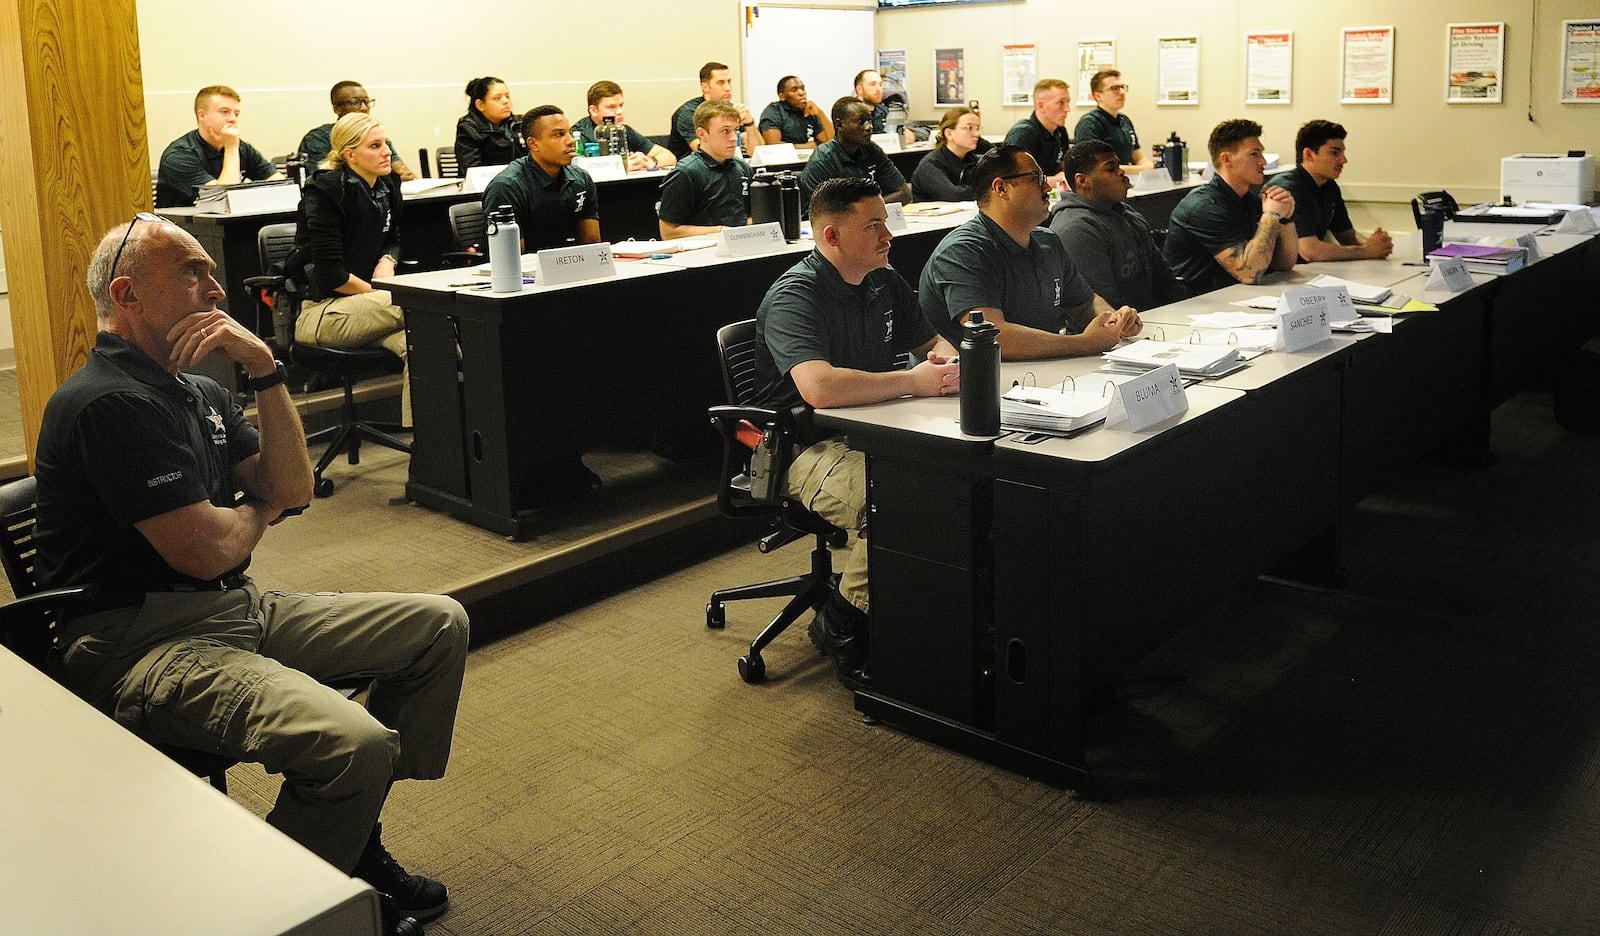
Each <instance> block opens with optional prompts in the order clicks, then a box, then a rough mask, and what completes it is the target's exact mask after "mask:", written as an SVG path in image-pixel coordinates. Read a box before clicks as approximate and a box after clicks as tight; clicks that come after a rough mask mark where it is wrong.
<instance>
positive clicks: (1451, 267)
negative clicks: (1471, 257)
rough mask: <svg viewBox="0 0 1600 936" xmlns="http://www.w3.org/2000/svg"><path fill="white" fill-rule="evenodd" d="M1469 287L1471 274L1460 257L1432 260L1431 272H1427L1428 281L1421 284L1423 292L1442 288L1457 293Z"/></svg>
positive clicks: (1470, 286)
mask: <svg viewBox="0 0 1600 936" xmlns="http://www.w3.org/2000/svg"><path fill="white" fill-rule="evenodd" d="M1471 288H1472V274H1471V273H1468V272H1467V265H1466V264H1465V263H1462V262H1461V258H1460V257H1450V258H1448V259H1444V260H1435V261H1433V272H1432V273H1429V274H1428V281H1427V282H1426V283H1423V284H1422V291H1423V292H1427V291H1428V290H1430V289H1444V290H1448V291H1450V292H1453V293H1458V292H1465V291H1466V290H1468V289H1471Z"/></svg>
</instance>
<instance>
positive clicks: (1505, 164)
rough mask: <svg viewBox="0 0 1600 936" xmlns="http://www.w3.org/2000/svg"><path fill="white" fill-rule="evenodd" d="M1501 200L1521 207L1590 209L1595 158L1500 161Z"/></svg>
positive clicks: (1540, 156) (1543, 156) (1531, 156)
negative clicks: (1542, 205) (1552, 205)
mask: <svg viewBox="0 0 1600 936" xmlns="http://www.w3.org/2000/svg"><path fill="white" fill-rule="evenodd" d="M1500 197H1501V198H1502V199H1509V200H1510V201H1511V202H1512V203H1513V204H1518V205H1520V204H1523V203H1525V202H1531V201H1532V202H1553V203H1555V204H1570V205H1587V204H1588V203H1589V202H1590V201H1592V200H1593V199H1594V157H1593V156H1589V155H1586V154H1583V153H1581V152H1574V153H1568V154H1567V155H1565V156H1558V155H1556V154H1554V153H1517V154H1516V155H1515V156H1507V157H1505V158H1503V159H1501V160H1500Z"/></svg>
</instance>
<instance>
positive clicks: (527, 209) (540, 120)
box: [483, 104, 600, 253]
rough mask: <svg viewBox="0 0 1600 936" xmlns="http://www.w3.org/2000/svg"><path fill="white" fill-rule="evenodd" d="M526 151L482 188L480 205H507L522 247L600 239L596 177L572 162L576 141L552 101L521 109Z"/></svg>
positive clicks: (530, 249)
mask: <svg viewBox="0 0 1600 936" xmlns="http://www.w3.org/2000/svg"><path fill="white" fill-rule="evenodd" d="M522 137H523V139H524V140H526V141H527V144H528V155H526V156H518V157H517V158H516V159H513V160H512V161H511V165H509V166H507V167H505V168H504V169H502V170H501V171H500V174H499V175H497V176H495V177H494V179H492V180H491V181H490V182H489V185H488V187H487V188H485V189H484V190H483V209H484V210H485V211H493V210H494V209H495V208H496V207H498V206H500V205H510V206H511V210H512V211H514V212H516V215H517V227H518V228H520V229H521V231H522V252H523V253H537V252H538V251H541V250H546V249H548V248H551V247H568V246H571V245H572V244H574V243H578V244H598V243H600V196H599V192H598V190H597V189H596V188H595V184H594V179H592V178H590V177H589V173H587V172H584V171H583V170H582V169H579V168H578V167H577V166H574V165H573V164H572V160H573V158H574V157H576V156H577V155H578V148H577V141H576V140H575V139H574V138H573V136H572V128H571V127H570V126H569V125H568V124H567V116H566V114H563V113H562V112H561V108H559V107H557V106H555V105H554V104H541V105H539V106H538V107H535V108H534V109H533V110H531V111H528V112H527V113H526V114H524V115H522Z"/></svg>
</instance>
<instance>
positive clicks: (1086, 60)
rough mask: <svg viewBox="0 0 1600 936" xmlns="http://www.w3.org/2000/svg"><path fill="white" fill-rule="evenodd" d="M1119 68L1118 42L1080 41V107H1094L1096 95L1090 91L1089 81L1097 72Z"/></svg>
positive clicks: (1113, 40)
mask: <svg viewBox="0 0 1600 936" xmlns="http://www.w3.org/2000/svg"><path fill="white" fill-rule="evenodd" d="M1116 67H1117V40H1115V39H1079V40H1078V87H1077V88H1075V89H1074V90H1075V91H1077V93H1078V105H1079V106H1080V107H1093V106H1094V94H1093V93H1092V92H1090V90H1089V80H1090V79H1091V78H1093V77H1094V76H1095V73H1096V72H1100V71H1104V70H1105V69H1107V68H1116Z"/></svg>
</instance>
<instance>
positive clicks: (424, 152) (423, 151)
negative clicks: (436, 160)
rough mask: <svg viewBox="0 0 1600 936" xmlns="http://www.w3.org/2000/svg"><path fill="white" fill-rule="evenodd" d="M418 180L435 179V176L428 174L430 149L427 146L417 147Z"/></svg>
mask: <svg viewBox="0 0 1600 936" xmlns="http://www.w3.org/2000/svg"><path fill="white" fill-rule="evenodd" d="M417 178H419V179H431V178H433V176H432V175H431V174H430V173H429V172H428V148H427V147H426V146H419V147H417Z"/></svg>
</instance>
